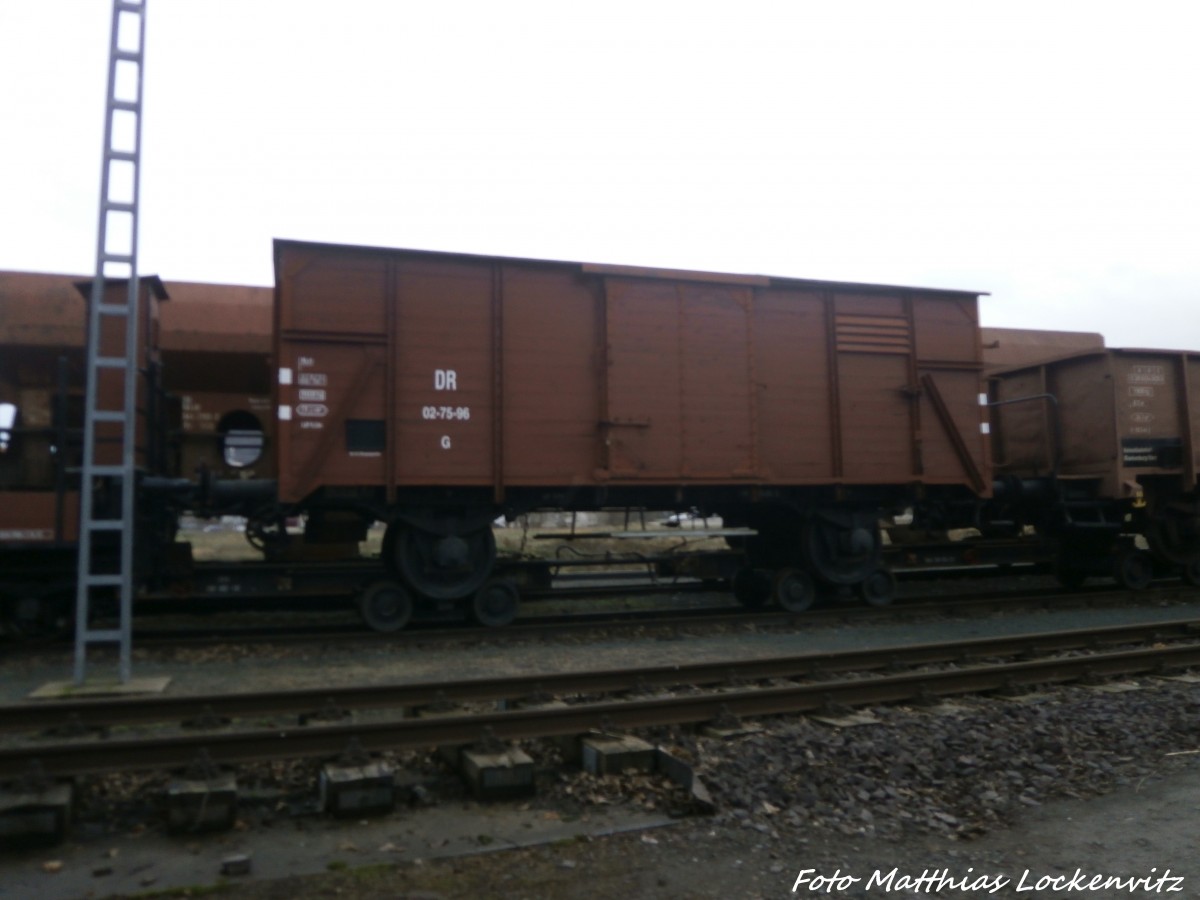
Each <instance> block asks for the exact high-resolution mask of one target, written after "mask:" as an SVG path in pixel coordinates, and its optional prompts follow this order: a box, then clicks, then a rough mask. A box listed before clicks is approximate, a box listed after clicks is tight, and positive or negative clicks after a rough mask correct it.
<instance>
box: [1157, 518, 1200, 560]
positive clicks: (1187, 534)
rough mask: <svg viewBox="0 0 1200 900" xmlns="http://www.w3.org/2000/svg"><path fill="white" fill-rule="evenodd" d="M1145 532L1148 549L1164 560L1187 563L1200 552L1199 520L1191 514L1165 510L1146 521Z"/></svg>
mask: <svg viewBox="0 0 1200 900" xmlns="http://www.w3.org/2000/svg"><path fill="white" fill-rule="evenodd" d="M1145 534H1146V542H1147V543H1148V544H1149V545H1150V550H1151V551H1152V552H1153V553H1154V555H1155V556H1156V557H1158V558H1159V559H1161V560H1163V561H1164V562H1173V563H1178V564H1181V565H1187V564H1188V562H1189V561H1190V560H1192V559H1194V558H1195V557H1196V556H1197V555H1198V554H1200V520H1197V518H1196V517H1195V516H1193V515H1190V514H1181V513H1178V512H1173V511H1167V512H1166V513H1164V514H1162V515H1160V516H1156V517H1155V518H1152V519H1150V520H1149V521H1148V522H1147V523H1146V528H1145Z"/></svg>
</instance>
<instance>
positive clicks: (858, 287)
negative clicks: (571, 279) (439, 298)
mask: <svg viewBox="0 0 1200 900" xmlns="http://www.w3.org/2000/svg"><path fill="white" fill-rule="evenodd" d="M288 247H294V248H302V249H309V250H329V251H336V252H339V253H346V252H350V253H362V254H365V255H378V254H399V255H403V256H410V257H412V256H418V257H425V258H428V259H444V260H464V261H476V262H481V261H487V262H508V263H526V264H530V265H544V266H564V267H568V268H577V269H578V270H579V271H581V272H583V273H585V274H590V275H608V276H615V277H628V278H662V279H670V280H674V281H702V282H710V283H712V282H717V283H721V284H743V285H748V286H753V287H770V286H779V287H782V286H792V287H808V288H813V289H816V290H846V289H852V290H854V291H858V292H863V293H873V292H887V293H894V292H896V291H907V292H916V293H920V294H934V295H942V296H945V297H964V296H969V297H986V296H988V294H987V292H986V291H971V290H954V289H951V288H926V287H914V286H911V285H909V286H904V285H890V284H868V283H864V282H854V281H828V280H822V279H811V278H793V277H784V276H775V275H744V274H734V273H727V272H701V271H695V270H691V269H662V268H653V267H644V266H624V265H610V264H606V263H583V262H572V261H569V260H549V259H531V258H527V257H513V256H489V255H486V254H481V253H458V252H448V251H443V250H414V249H409V248H403V247H378V246H371V245H364V244H335V243H326V242H321V241H303V240H296V239H292V238H276V239H275V271H276V280H277V281H278V273H279V257H280V253H281V252H282V251H283V250H284V249H285V248H288Z"/></svg>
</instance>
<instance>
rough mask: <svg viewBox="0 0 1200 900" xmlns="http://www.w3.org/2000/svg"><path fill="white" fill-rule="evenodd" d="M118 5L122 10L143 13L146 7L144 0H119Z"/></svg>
mask: <svg viewBox="0 0 1200 900" xmlns="http://www.w3.org/2000/svg"><path fill="white" fill-rule="evenodd" d="M116 7H117V9H119V10H120V11H121V12H131V13H141V12H144V11H145V9H146V4H145V3H144V2H142V0H117V2H116Z"/></svg>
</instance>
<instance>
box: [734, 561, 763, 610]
mask: <svg viewBox="0 0 1200 900" xmlns="http://www.w3.org/2000/svg"><path fill="white" fill-rule="evenodd" d="M733 596H735V597H736V598H737V602H738V603H740V604H741V605H742V606H744V607H746V609H762V608H763V607H764V606H766V605H767V601H768V600H769V599H770V598H771V578H770V576H769V575H768V574H767V573H766V572H764V571H763V570H762V569H755V568H752V567H751V566H743V567H742V568H740V569H738V570H737V573H736V574H735V575H734V576H733Z"/></svg>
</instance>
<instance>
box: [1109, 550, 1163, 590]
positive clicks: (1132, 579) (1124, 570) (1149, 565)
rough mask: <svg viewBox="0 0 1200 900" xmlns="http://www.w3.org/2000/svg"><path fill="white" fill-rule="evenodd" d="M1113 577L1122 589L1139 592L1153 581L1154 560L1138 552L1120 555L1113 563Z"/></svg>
mask: <svg viewBox="0 0 1200 900" xmlns="http://www.w3.org/2000/svg"><path fill="white" fill-rule="evenodd" d="M1113 577H1114V578H1116V579H1117V583H1118V584H1120V585H1121V586H1122V587H1125V588H1128V589H1129V590H1131V591H1140V590H1142V589H1144V588H1146V587H1148V586H1149V585H1150V582H1151V581H1152V580H1153V579H1154V560H1153V559H1151V558H1150V555H1149V554H1148V553H1142V552H1141V551H1139V550H1131V551H1128V552H1126V553H1122V554H1121V555H1120V556H1118V557H1117V561H1116V562H1115V563H1113Z"/></svg>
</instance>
